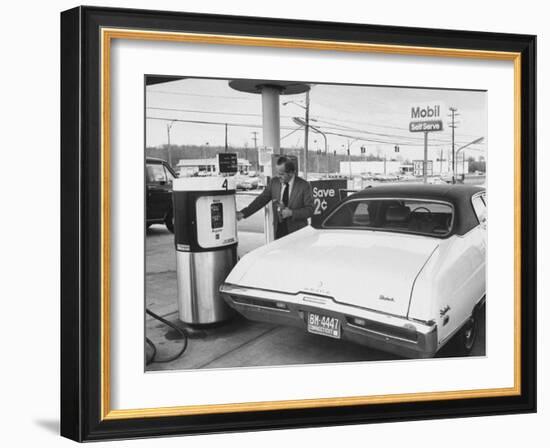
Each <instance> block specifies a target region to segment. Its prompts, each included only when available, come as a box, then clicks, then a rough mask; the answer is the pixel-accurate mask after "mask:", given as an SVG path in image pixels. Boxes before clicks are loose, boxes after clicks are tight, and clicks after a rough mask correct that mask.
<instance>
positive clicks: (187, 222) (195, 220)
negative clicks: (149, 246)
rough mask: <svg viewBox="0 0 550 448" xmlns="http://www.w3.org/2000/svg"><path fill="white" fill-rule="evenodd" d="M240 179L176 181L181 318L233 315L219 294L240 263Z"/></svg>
mask: <svg viewBox="0 0 550 448" xmlns="http://www.w3.org/2000/svg"><path fill="white" fill-rule="evenodd" d="M235 185H236V184H235V179H234V178H231V177H223V176H212V177H188V178H178V179H174V183H173V199H174V219H175V222H174V227H175V229H174V230H175V231H174V236H175V238H174V240H175V246H176V269H177V284H178V308H179V318H180V320H181V321H182V322H184V323H187V324H192V325H197V324H212V323H217V322H221V321H224V320H226V319H228V318H229V317H231V315H232V313H233V312H232V310H231V309H230V308H229V307H228V306H227V305H226V304H225V302H224V300H223V299H222V298H221V296H220V295H219V292H218V288H219V285H220V284H222V283H223V281H224V280H225V278H226V277H227V275H228V274H229V272H230V271H231V269H232V268H233V267H234V266H235V264H236V262H237V222H236V204H235Z"/></svg>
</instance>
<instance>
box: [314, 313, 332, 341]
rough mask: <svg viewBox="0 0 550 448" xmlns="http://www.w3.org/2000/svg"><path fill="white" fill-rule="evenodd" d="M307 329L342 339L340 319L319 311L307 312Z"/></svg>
mask: <svg viewBox="0 0 550 448" xmlns="http://www.w3.org/2000/svg"><path fill="white" fill-rule="evenodd" d="M307 331H309V332H310V333H315V334H320V335H323V336H328V337H331V338H335V339H340V319H338V318H336V317H330V316H323V315H322V314H317V313H308V314H307Z"/></svg>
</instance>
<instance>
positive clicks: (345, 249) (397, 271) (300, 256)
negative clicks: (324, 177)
mask: <svg viewBox="0 0 550 448" xmlns="http://www.w3.org/2000/svg"><path fill="white" fill-rule="evenodd" d="M486 203H487V201H486V196H485V189H484V188H480V187H475V186H465V185H424V184H397V185H384V186H377V187H372V188H368V189H365V190H363V191H361V192H358V193H355V194H353V195H351V196H349V197H348V198H346V199H344V200H343V201H342V202H341V203H340V204H339V205H338V206H336V207H335V209H334V210H333V211H332V212H331V213H329V214H328V216H327V217H326V218H325V220H324V221H323V222H322V224H321V225H320V227H319V228H313V227H306V228H304V229H301V230H299V231H297V232H295V233H292V234H290V235H288V236H286V237H284V238H282V239H279V240H276V241H274V242H272V243H270V244H267V245H265V246H263V247H261V248H259V249H256V250H254V251H252V252H250V253H248V254H247V255H245V256H243V257H242V258H241V260H240V261H239V262H238V264H237V265H236V266H235V268H234V269H233V270H232V271H231V273H230V274H229V276H228V277H227V278H226V280H225V283H224V284H222V286H221V287H220V292H221V293H222V295H223V297H224V299H225V301H226V302H227V303H228V304H229V306H231V307H232V308H234V309H235V310H237V311H238V312H239V313H241V314H242V315H243V316H245V317H246V318H248V319H252V320H258V321H263V322H270V323H276V324H282V325H292V326H296V327H300V328H303V329H304V330H305V331H308V332H310V333H314V334H318V335H323V336H327V337H331V338H335V339H345V340H349V341H352V342H356V343H359V344H363V345H366V346H369V347H373V348H376V349H379V350H384V351H388V352H392V353H396V354H399V355H402V356H406V357H413V358H417V357H421V358H424V357H432V356H434V355H435V354H436V353H437V352H438V351H439V350H440V349H441V348H442V347H443V346H445V345H446V344H448V343H449V341H454V342H453V345H454V348H455V351H456V353H457V354H461V355H463V354H467V353H469V352H470V351H471V349H472V347H473V345H474V342H475V340H476V336H477V333H478V316H479V311H480V309H481V307H482V306H483V305H484V303H485V288H486V285H485V267H486V238H487V233H486V225H487V211H486Z"/></svg>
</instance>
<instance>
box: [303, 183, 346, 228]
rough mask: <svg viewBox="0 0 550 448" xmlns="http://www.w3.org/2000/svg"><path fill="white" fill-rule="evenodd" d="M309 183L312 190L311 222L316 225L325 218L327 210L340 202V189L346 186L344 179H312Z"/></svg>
mask: <svg viewBox="0 0 550 448" xmlns="http://www.w3.org/2000/svg"><path fill="white" fill-rule="evenodd" d="M310 183H311V188H312V192H313V216H312V217H311V224H312V225H313V226H318V225H320V224H321V222H322V221H323V219H324V218H325V213H326V211H327V210H331V209H332V207H334V206H335V205H336V204H338V203H339V202H340V190H345V189H346V188H347V180H346V179H327V180H314V181H312V182H310Z"/></svg>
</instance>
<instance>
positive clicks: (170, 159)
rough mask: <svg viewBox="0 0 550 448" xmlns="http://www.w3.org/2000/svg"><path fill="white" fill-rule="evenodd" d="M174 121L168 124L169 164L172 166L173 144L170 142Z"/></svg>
mask: <svg viewBox="0 0 550 448" xmlns="http://www.w3.org/2000/svg"><path fill="white" fill-rule="evenodd" d="M173 124H174V122H173V121H171V122H170V123H168V124H167V125H166V131H167V133H168V165H170V168H172V145H171V143H170V129H172V125H173Z"/></svg>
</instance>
